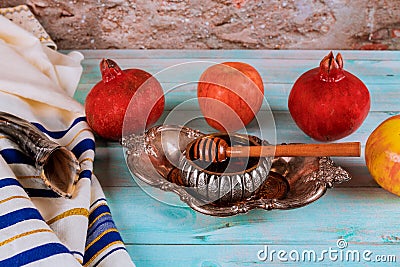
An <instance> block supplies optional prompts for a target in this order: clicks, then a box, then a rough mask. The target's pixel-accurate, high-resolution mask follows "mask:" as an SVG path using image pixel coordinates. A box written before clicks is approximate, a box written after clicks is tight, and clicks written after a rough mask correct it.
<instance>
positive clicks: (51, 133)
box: [32, 117, 86, 139]
mask: <svg viewBox="0 0 400 267" xmlns="http://www.w3.org/2000/svg"><path fill="white" fill-rule="evenodd" d="M81 121H86V118H85V117H79V118H76V119H75V120H74V121H73V122H72V124H71V125H70V126H69V127H68V129H67V130H64V131H49V130H47V129H46V128H45V127H44V126H43V125H41V124H40V123H37V122H32V124H33V125H35V126H36V128H38V129H39V130H40V131H42V132H44V133H45V134H47V135H48V136H50V137H51V138H53V139H60V138H62V137H64V135H66V134H67V133H68V131H69V130H71V129H72V127H74V126H75V125H76V124H78V123H79V122H81Z"/></svg>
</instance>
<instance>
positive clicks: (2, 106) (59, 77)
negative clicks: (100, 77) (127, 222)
mask: <svg viewBox="0 0 400 267" xmlns="http://www.w3.org/2000/svg"><path fill="white" fill-rule="evenodd" d="M0 59H1V60H0V111H4V112H8V113H11V114H13V115H16V116H18V117H21V118H23V119H26V120H28V121H29V122H32V123H33V124H34V125H35V126H36V127H37V128H38V129H40V130H41V131H43V132H44V133H45V134H46V135H47V136H48V137H49V138H50V139H51V140H53V141H55V142H57V143H59V144H60V145H63V146H66V147H67V148H68V149H70V150H71V151H72V152H73V153H74V154H75V155H76V157H77V158H78V161H79V162H80V166H81V169H82V171H81V172H80V176H79V181H78V183H77V187H76V189H75V192H74V193H73V196H72V199H65V198H61V197H59V196H58V195H56V194H55V193H54V192H53V191H51V190H50V189H49V188H48V187H46V186H45V185H44V183H43V181H42V180H41V178H40V176H39V175H38V173H37V170H36V169H35V167H34V166H33V163H32V161H31V160H30V159H29V158H28V157H27V156H26V155H25V154H24V153H23V152H22V151H21V149H20V148H19V147H18V145H17V144H15V143H14V142H13V141H11V139H9V138H8V136H7V135H5V134H4V133H1V132H0V266H21V265H27V264H29V266H41V267H46V266H49V267H50V266H51V267H53V266H57V267H62V266H134V264H133V263H132V261H131V259H130V257H129V255H128V253H127V251H126V249H125V247H124V244H123V242H122V239H121V236H120V234H119V232H118V230H117V229H116V226H115V224H114V222H113V220H112V217H111V213H110V210H109V208H108V206H107V203H106V199H105V197H104V194H103V192H102V189H101V187H100V184H99V182H98V180H97V179H96V177H95V176H94V174H93V173H92V170H93V160H94V156H95V151H94V150H95V143H94V137H93V134H92V132H91V130H90V128H89V127H88V125H87V123H86V121H85V117H84V109H83V106H82V105H81V104H80V103H78V102H77V101H75V100H74V99H73V97H72V96H73V94H74V92H75V89H76V88H77V85H78V83H79V79H80V76H81V73H82V67H81V64H80V62H81V60H82V59H83V56H82V54H80V53H79V52H71V53H69V54H68V55H63V54H61V53H58V52H56V51H54V50H52V49H50V48H48V47H46V46H44V45H43V44H41V43H40V41H39V40H38V39H37V38H36V37H34V36H33V35H32V34H31V33H29V32H27V31H25V30H24V29H22V28H20V27H19V26H17V25H16V24H14V23H12V22H11V21H10V20H8V19H6V18H5V17H3V16H0Z"/></svg>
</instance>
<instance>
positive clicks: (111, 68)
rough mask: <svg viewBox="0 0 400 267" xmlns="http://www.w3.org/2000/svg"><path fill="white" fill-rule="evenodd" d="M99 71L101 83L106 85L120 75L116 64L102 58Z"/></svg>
mask: <svg viewBox="0 0 400 267" xmlns="http://www.w3.org/2000/svg"><path fill="white" fill-rule="evenodd" d="M100 71H101V76H102V80H103V82H105V83H107V82H109V81H111V80H113V79H115V78H116V77H117V76H120V75H122V70H121V68H120V67H119V66H118V64H117V63H116V62H115V61H114V60H111V59H105V58H103V59H102V60H101V62H100Z"/></svg>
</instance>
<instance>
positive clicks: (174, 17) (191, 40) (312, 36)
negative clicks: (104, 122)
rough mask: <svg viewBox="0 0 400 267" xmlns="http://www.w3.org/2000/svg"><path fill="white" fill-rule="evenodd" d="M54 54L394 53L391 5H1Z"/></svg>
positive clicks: (157, 1)
mask: <svg viewBox="0 0 400 267" xmlns="http://www.w3.org/2000/svg"><path fill="white" fill-rule="evenodd" d="M18 4H27V5H28V6H29V7H30V9H31V10H32V11H33V12H34V14H35V15H36V16H37V18H38V19H39V21H40V22H41V23H42V24H43V26H44V27H45V29H46V30H47V31H48V33H49V34H50V36H51V37H52V38H53V39H54V40H55V41H56V43H57V45H58V47H59V48H61V49H85V48H88V49H96V48H97V49H107V48H132V49H139V48H141V49H156V48H158V49H166V48H168V49H222V48H223V49H399V48H400V1H399V0H377V1H373V0H318V1H317V0H311V1H310V0H297V1H292V0H282V1H272V0H264V1H262V0H183V1H179V0H165V1H162V0H128V1H123V0H108V1H105V0H93V1H88V0H82V1H79V0H70V1H58V0H53V1H51V0H27V1H19V0H5V1H4V0H3V1H1V2H0V7H7V6H15V5H18Z"/></svg>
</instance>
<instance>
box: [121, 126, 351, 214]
mask: <svg viewBox="0 0 400 267" xmlns="http://www.w3.org/2000/svg"><path fill="white" fill-rule="evenodd" d="M202 135H204V134H203V133H201V132H200V131H197V130H193V129H190V128H188V127H182V126H176V125H162V126H156V127H153V128H151V129H149V130H148V131H146V133H145V134H143V135H131V136H127V137H125V138H123V140H122V145H123V146H124V147H125V150H126V151H125V152H126V161H127V165H128V168H129V170H130V171H131V173H132V174H133V175H134V176H135V177H137V178H139V179H140V180H141V181H143V182H145V183H147V184H149V185H151V186H152V187H156V188H159V189H161V190H164V191H168V192H173V193H175V194H177V195H178V196H179V197H180V199H181V200H182V201H183V202H184V203H186V204H187V205H188V206H189V207H191V208H192V209H193V210H196V211H198V212H201V213H203V214H206V215H212V216H221V217H222V216H232V215H237V214H240V213H246V212H248V211H250V210H252V209H264V210H272V209H293V208H299V207H303V206H306V205H308V204H310V203H312V202H314V201H316V200H317V199H319V198H320V197H321V196H323V195H324V194H325V192H326V190H327V189H328V188H331V187H332V186H333V185H334V184H338V183H342V182H344V181H348V180H350V175H349V173H348V172H347V171H345V170H344V169H342V168H341V167H340V166H337V165H335V164H334V162H333V161H332V160H331V159H330V158H328V157H285V158H283V157H279V158H274V159H273V161H272V168H271V171H270V173H269V174H268V179H265V182H264V184H262V185H261V187H260V189H259V190H257V191H255V192H254V194H253V195H252V196H251V197H249V198H248V199H246V200H242V201H238V202H234V203H219V202H212V203H209V202H207V201H204V200H203V199H201V198H199V197H197V196H196V195H195V194H193V193H192V192H191V190H190V188H188V187H186V186H184V185H183V184H182V183H181V182H180V170H179V168H178V167H177V166H179V160H180V158H181V156H182V153H183V151H184V150H185V148H186V146H187V144H188V143H189V142H191V141H192V140H194V139H196V138H198V137H200V136H202ZM260 141H261V140H260ZM165 148H168V149H165Z"/></svg>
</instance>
